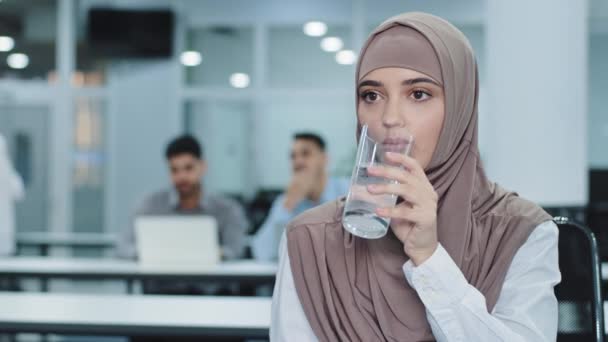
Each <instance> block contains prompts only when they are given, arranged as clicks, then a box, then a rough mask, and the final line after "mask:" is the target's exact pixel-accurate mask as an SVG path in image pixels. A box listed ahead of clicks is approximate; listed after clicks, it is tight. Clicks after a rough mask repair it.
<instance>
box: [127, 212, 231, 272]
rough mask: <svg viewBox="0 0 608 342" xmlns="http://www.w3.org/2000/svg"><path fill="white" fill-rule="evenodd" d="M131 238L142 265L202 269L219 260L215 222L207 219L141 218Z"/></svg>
mask: <svg viewBox="0 0 608 342" xmlns="http://www.w3.org/2000/svg"><path fill="white" fill-rule="evenodd" d="M135 238H136V244H137V252H138V256H139V262H140V264H141V265H142V266H150V267H162V266H170V267H201V266H203V267H204V266H213V265H216V264H217V263H218V262H219V260H220V247H219V241H218V228H217V221H216V220H215V218H213V217H211V216H141V217H138V218H137V219H136V220H135Z"/></svg>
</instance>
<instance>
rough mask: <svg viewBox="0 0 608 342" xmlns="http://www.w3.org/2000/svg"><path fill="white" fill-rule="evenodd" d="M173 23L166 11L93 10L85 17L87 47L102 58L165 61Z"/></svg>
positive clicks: (171, 49) (170, 12)
mask: <svg viewBox="0 0 608 342" xmlns="http://www.w3.org/2000/svg"><path fill="white" fill-rule="evenodd" d="M174 21H175V19H174V14H173V12H172V11H170V10H118V9H108V8H94V9H91V10H90V11H89V13H88V21H87V23H88V25H87V38H88V42H87V44H88V45H89V47H90V49H91V50H92V52H93V53H95V54H96V55H98V56H102V57H116V58H169V57H171V56H172V53H173V29H174Z"/></svg>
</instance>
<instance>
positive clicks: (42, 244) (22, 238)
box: [17, 232, 117, 256]
mask: <svg viewBox="0 0 608 342" xmlns="http://www.w3.org/2000/svg"><path fill="white" fill-rule="evenodd" d="M116 243H117V236H116V235H115V234H107V233H68V232H66V233H55V232H26V233H18V234H17V246H18V247H25V246H35V247H37V248H38V249H39V251H40V255H43V256H45V255H48V254H49V248H50V247H51V246H61V247H92V248H114V247H115V246H116Z"/></svg>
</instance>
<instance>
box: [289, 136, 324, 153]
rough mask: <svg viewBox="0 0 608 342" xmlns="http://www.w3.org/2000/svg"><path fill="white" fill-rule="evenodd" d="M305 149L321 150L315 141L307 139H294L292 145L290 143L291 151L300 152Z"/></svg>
mask: <svg viewBox="0 0 608 342" xmlns="http://www.w3.org/2000/svg"><path fill="white" fill-rule="evenodd" d="M306 150H313V151H321V149H320V148H319V145H317V143H315V142H314V141H312V140H309V139H296V140H294V142H293V145H292V151H294V152H300V151H306Z"/></svg>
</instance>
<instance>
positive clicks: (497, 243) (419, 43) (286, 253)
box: [271, 13, 560, 342]
mask: <svg viewBox="0 0 608 342" xmlns="http://www.w3.org/2000/svg"><path fill="white" fill-rule="evenodd" d="M356 81H357V119H358V123H359V127H361V126H362V125H364V124H367V125H368V126H369V131H370V132H371V133H372V135H373V136H376V137H378V136H379V137H382V138H381V140H382V141H383V143H384V144H385V145H386V146H385V147H387V149H389V150H391V148H392V147H399V145H401V144H404V143H406V141H404V140H403V139H404V136H405V132H410V133H412V134H413V135H414V137H415V144H414V149H413V152H412V157H411V158H410V157H406V156H402V155H387V158H388V159H389V161H392V162H394V163H399V164H401V165H403V167H404V170H397V169H395V168H393V169H386V168H374V169H370V170H368V171H369V172H370V173H372V175H375V176H380V177H386V178H389V179H393V180H397V181H398V184H388V185H377V186H370V187H369V188H368V190H369V191H370V192H372V193H375V194H396V195H398V196H399V197H400V199H401V200H400V201H399V203H398V204H397V205H396V206H395V207H394V208H381V209H378V212H377V214H378V215H380V216H383V217H390V218H391V227H390V228H391V229H390V230H389V234H387V235H386V236H385V237H383V238H381V239H378V240H365V239H361V238H358V237H354V236H353V235H351V234H349V233H348V232H346V231H345V230H344V229H343V227H342V223H341V216H342V209H343V205H344V202H343V200H338V201H335V202H332V203H329V204H326V205H323V206H320V207H318V208H315V209H313V210H310V211H308V212H306V213H304V214H303V215H301V216H299V217H298V218H296V219H295V220H294V221H293V222H291V223H290V224H289V226H288V228H287V233H286V235H285V236H284V237H283V239H282V244H281V248H280V249H281V250H280V264H279V272H278V275H277V283H276V287H275V293H274V297H273V312H272V327H271V339H272V340H273V341H315V340H319V341H365V342H367V341H430V340H437V341H484V342H485V341H509V342H514V341H551V340H552V341H555V338H556V332H557V301H556V299H555V296H554V293H553V287H554V286H555V285H556V284H557V283H558V282H559V280H560V273H559V268H558V261H557V227H556V226H555V224H553V223H552V221H551V217H550V216H549V215H548V214H546V213H545V212H544V211H543V210H542V209H540V208H539V207H538V206H536V205H534V204H532V203H530V202H528V201H526V200H524V199H522V198H519V197H518V196H517V194H515V193H512V192H508V191H506V190H504V189H502V188H500V187H499V186H497V185H496V184H494V183H491V182H490V181H489V180H488V179H487V178H486V176H485V173H484V170H483V167H482V165H481V162H480V159H479V150H478V146H477V94H478V87H479V85H478V76H477V67H476V62H475V57H474V55H473V51H472V49H471V47H470V45H469V43H468V41H467V40H466V38H465V37H464V35H463V34H462V33H461V32H460V31H458V30H457V29H456V28H455V27H453V26H452V25H451V24H449V23H447V22H446V21H444V20H442V19H440V18H437V17H434V16H431V15H428V14H422V13H407V14H403V15H400V16H397V17H394V18H391V19H389V20H387V21H386V22H384V23H383V24H382V25H380V26H379V27H378V28H377V29H376V30H375V31H374V32H373V33H372V34H371V36H370V37H369V39H368V40H367V42H366V43H365V45H364V47H363V49H362V51H361V54H360V58H359V63H358V67H357V75H356ZM513 167H523V166H518V165H514V166H513Z"/></svg>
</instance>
